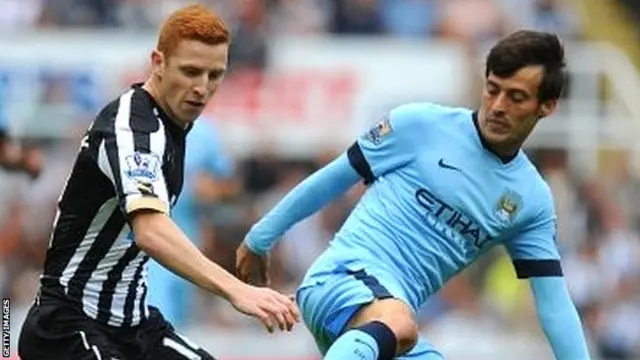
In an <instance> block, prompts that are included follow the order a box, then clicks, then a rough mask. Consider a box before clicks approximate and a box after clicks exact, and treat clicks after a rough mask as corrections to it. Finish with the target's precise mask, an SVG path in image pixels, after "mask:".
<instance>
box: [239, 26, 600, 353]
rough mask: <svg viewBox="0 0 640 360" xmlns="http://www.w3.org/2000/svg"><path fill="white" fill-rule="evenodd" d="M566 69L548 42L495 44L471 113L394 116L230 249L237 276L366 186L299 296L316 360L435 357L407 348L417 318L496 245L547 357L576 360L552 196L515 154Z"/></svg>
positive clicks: (581, 347)
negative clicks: (525, 290) (534, 316)
mask: <svg viewBox="0 0 640 360" xmlns="http://www.w3.org/2000/svg"><path fill="white" fill-rule="evenodd" d="M564 68H565V61H564V50H563V47H562V45H561V43H560V41H559V39H558V38H557V37H556V36H555V35H553V34H548V33H541V32H534V31H519V32H516V33H513V34H511V35H509V36H507V37H505V38H503V39H502V40H501V41H499V42H498V43H497V44H496V45H495V46H494V47H493V48H492V49H491V51H490V53H489V55H488V57H487V61H486V85H485V88H484V91H483V93H482V99H481V100H482V101H481V106H480V109H479V110H478V111H472V110H468V109H462V108H451V107H444V106H439V105H435V104H428V103H414V104H408V105H403V106H400V107H398V108H396V109H394V110H392V111H391V112H390V113H389V114H388V115H387V116H386V117H384V118H383V119H382V120H381V121H380V122H379V123H378V124H377V125H376V126H374V127H373V128H372V129H370V130H369V131H368V132H367V133H365V134H364V135H363V136H362V137H360V138H359V139H357V141H356V142H355V143H354V144H353V145H352V146H351V147H350V148H349V149H348V150H347V151H346V152H345V153H344V154H343V155H341V156H340V157H338V158H337V159H335V160H334V161H333V162H332V163H330V164H329V165H327V166H326V167H324V168H322V169H320V170H319V171H318V172H316V173H315V174H313V175H312V176H310V177H309V178H307V179H306V180H304V181H303V182H302V183H301V184H299V185H298V186H297V187H296V188H295V189H293V190H292V191H291V192H290V193H289V194H288V195H287V196H286V197H285V198H284V199H283V200H282V201H281V202H280V203H279V204H277V205H276V206H275V208H274V209H272V210H271V211H270V212H269V213H268V214H267V215H266V216H265V217H264V218H262V219H261V220H260V221H259V222H258V223H257V224H255V225H254V226H253V227H252V229H251V231H250V232H249V233H248V234H247V236H246V238H245V241H244V242H243V244H242V245H241V246H240V247H239V248H238V251H237V255H238V259H237V267H238V269H237V270H238V272H239V275H240V277H241V278H244V279H248V278H249V276H250V275H251V272H252V271H253V270H254V269H255V268H259V269H261V271H262V272H263V273H262V274H261V275H263V277H265V278H266V276H265V275H266V273H265V272H266V268H267V267H266V264H267V263H266V256H265V254H266V253H267V252H268V251H269V249H270V248H271V247H272V246H273V244H274V242H275V240H276V239H277V238H279V237H280V235H282V234H283V233H284V232H285V231H286V230H288V229H289V228H290V227H291V226H292V225H293V224H295V223H296V222H298V221H300V220H301V219H303V218H305V217H307V216H309V215H311V214H313V213H314V212H316V211H318V210H319V209H321V208H322V207H323V206H324V205H326V204H327V203H328V202H330V201H331V200H332V199H335V198H336V197H338V196H339V195H340V194H342V193H343V192H345V191H346V190H347V189H349V188H350V187H351V186H352V185H354V184H356V183H357V182H358V181H360V180H362V179H364V181H365V183H366V184H368V189H367V191H366V193H365V194H364V196H363V197H362V199H361V200H360V202H359V203H358V205H357V206H356V208H355V209H354V210H353V212H352V213H351V215H350V217H349V218H348V219H347V220H346V222H345V224H344V225H343V227H342V228H341V229H340V230H339V231H338V233H337V234H336V235H335V238H334V240H333V241H332V242H331V244H330V246H329V248H328V249H327V250H326V251H325V252H324V253H323V254H322V255H321V256H320V257H319V258H318V259H317V260H316V262H315V263H314V264H313V265H312V266H311V269H310V270H309V271H308V273H307V275H306V277H305V279H304V280H303V283H302V285H301V286H300V288H299V289H298V292H297V301H298V305H299V307H300V309H301V312H302V314H303V318H304V320H305V322H306V324H307V326H308V327H309V329H310V330H311V332H312V333H313V335H314V337H315V339H316V341H317V344H318V346H319V348H320V350H321V352H322V353H323V354H324V355H325V357H324V359H327V360H335V359H340V360H349V359H358V360H373V359H394V358H395V359H422V360H435V359H442V358H443V356H442V355H441V354H440V353H439V352H438V351H437V350H435V348H434V347H433V346H432V345H431V344H429V343H428V342H427V341H425V340H423V339H419V334H418V327H417V325H416V321H415V312H416V309H418V308H419V307H420V306H421V305H422V304H424V303H425V301H426V300H427V299H428V298H429V296H431V295H432V294H434V293H435V292H437V291H438V290H439V289H440V288H441V287H442V286H443V285H444V284H445V283H446V282H447V281H448V280H449V279H450V278H452V277H453V276H455V275H456V274H458V273H459V272H460V271H462V270H463V269H464V268H466V267H467V266H469V265H470V264H471V263H473V262H474V261H475V260H476V259H478V258H479V257H480V256H481V255H483V254H485V253H486V252H487V251H488V250H489V249H491V248H493V247H494V246H496V245H504V246H505V247H506V249H507V251H508V252H509V254H510V255H511V257H512V259H513V263H514V266H515V271H516V273H517V275H518V277H519V278H528V279H529V281H530V284H531V288H532V291H533V295H534V297H535V304H536V309H537V313H538V318H539V320H540V324H541V326H542V328H543V329H544V332H545V334H546V336H547V338H548V340H549V343H550V344H551V347H552V348H553V351H554V353H555V355H556V358H557V359H566V360H569V359H571V360H576V359H588V358H589V355H588V351H587V346H586V342H585V338H584V334H583V330H582V326H581V323H580V319H579V317H578V314H577V312H576V309H575V307H574V305H573V302H572V301H571V299H570V297H569V294H568V292H567V288H566V285H565V281H564V279H563V277H562V268H561V264H560V254H559V252H558V249H557V246H556V226H555V222H556V215H555V211H554V204H553V198H552V195H551V191H550V189H549V187H548V186H547V184H546V183H545V182H544V180H543V179H542V177H541V176H540V174H539V173H538V172H537V171H536V169H535V167H534V166H533V165H532V164H531V162H530V161H529V159H528V158H527V156H526V155H525V154H524V152H523V151H522V150H521V147H522V144H523V143H524V141H525V139H526V138H527V137H528V136H529V134H530V133H531V131H532V130H533V128H534V127H535V126H536V124H537V123H538V121H540V119H542V118H545V117H547V116H548V115H549V114H551V113H552V112H553V111H554V109H555V108H556V106H557V104H558V99H559V97H560V94H561V92H562V88H563V85H564V78H565V69H564Z"/></svg>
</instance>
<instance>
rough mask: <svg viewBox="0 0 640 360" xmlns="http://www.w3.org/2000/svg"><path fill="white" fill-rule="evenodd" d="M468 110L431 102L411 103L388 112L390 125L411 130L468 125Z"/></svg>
mask: <svg viewBox="0 0 640 360" xmlns="http://www.w3.org/2000/svg"><path fill="white" fill-rule="evenodd" d="M471 114H472V111H471V110H470V109H466V108H461V107H451V106H446V105H442V104H437V103H433V102H411V103H405V104H402V105H400V106H397V107H395V108H394V109H392V110H391V112H390V115H389V116H390V118H391V124H392V125H396V124H397V125H398V126H407V125H408V126H409V127H412V128H426V127H428V128H433V127H448V126H456V124H460V123H461V122H464V123H468V120H469V117H470V115H471Z"/></svg>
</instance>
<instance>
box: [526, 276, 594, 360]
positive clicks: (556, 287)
mask: <svg viewBox="0 0 640 360" xmlns="http://www.w3.org/2000/svg"><path fill="white" fill-rule="evenodd" d="M531 286H532V289H533V294H534V297H535V304H536V310H537V313H538V319H539V321H540V325H541V326H542V328H543V330H544V333H545V335H546V337H547V339H548V341H549V343H550V345H551V348H552V349H553V353H554V354H555V356H556V359H558V360H583V359H590V357H589V350H588V348H587V343H586V340H585V336H584V331H583V330H582V323H581V321H580V317H579V316H578V312H577V311H576V308H575V306H574V304H573V302H572V301H571V297H570V296H569V292H568V291H567V287H566V284H565V281H564V278H562V277H541V278H532V279H531Z"/></svg>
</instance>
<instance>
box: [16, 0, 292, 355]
mask: <svg viewBox="0 0 640 360" xmlns="http://www.w3.org/2000/svg"><path fill="white" fill-rule="evenodd" d="M229 41H230V40H229V32H228V30H227V27H226V26H225V24H224V23H223V22H222V20H221V19H220V18H219V17H218V16H217V15H216V14H215V13H213V12H211V11H210V10H208V9H207V8H205V7H203V6H200V5H193V6H188V7H185V8H183V9H180V10H178V11H176V12H175V13H173V14H172V15H171V16H169V18H168V19H167V20H166V22H165V23H164V25H163V27H162V30H161V32H160V36H159V39H158V44H157V47H156V49H155V50H153V52H152V53H151V75H150V77H149V79H148V80H147V81H146V82H145V83H144V84H136V85H134V86H133V87H132V88H131V89H129V90H128V91H127V92H125V93H124V94H122V95H121V96H120V97H119V98H118V99H116V100H114V101H113V102H111V103H110V104H108V105H107V106H106V107H104V108H103V109H102V111H101V112H100V113H99V115H98V116H97V117H96V119H95V121H94V123H93V124H92V126H91V127H90V129H89V130H88V131H87V133H86V136H85V138H84V140H83V141H82V145H81V149H80V151H79V153H78V157H77V159H76V163H75V165H74V168H73V170H72V173H71V175H70V177H69V180H68V182H67V184H66V186H65V189H64V192H63V194H62V196H61V198H60V202H59V206H58V207H59V211H58V214H57V216H56V221H55V228H54V231H53V234H52V237H51V243H50V245H49V248H48V250H47V256H46V261H45V264H44V272H43V275H42V277H41V281H40V283H41V285H40V289H39V291H38V295H37V297H36V300H35V303H34V305H33V307H32V308H31V309H30V312H29V314H28V316H27V319H26V321H25V324H24V325H23V328H22V333H21V336H20V341H19V354H20V356H21V358H22V359H23V360H36V359H37V360H47V359H52V360H53V359H149V360H151V359H153V360H174V359H175V360H178V359H213V357H212V356H211V355H209V354H208V353H207V352H206V351H205V350H203V349H201V348H200V347H198V346H197V345H194V344H193V343H192V342H191V341H188V340H186V339H185V338H184V337H183V336H181V335H178V334H177V333H176V332H175V330H174V328H173V327H172V325H171V324H170V323H169V322H167V321H166V320H165V319H164V318H163V316H162V315H161V313H160V312H159V311H158V310H157V309H156V308H154V307H149V306H148V305H147V302H146V293H147V285H146V271H147V270H146V263H147V261H148V260H149V257H152V258H153V259H155V260H156V261H157V262H159V263H160V264H163V265H164V266H165V267H167V268H169V269H170V270H172V271H173V272H175V273H177V274H179V275H180V276H182V277H183V278H185V279H187V280H189V281H191V282H192V283H194V284H196V285H198V286H200V287H202V288H204V289H207V290H210V291H211V292H213V293H215V294H217V295H219V296H222V297H223V298H225V299H226V300H228V301H229V302H230V303H231V304H232V305H233V306H234V307H235V308H236V309H237V310H238V311H240V312H242V313H245V314H247V315H251V316H254V317H256V318H258V319H260V321H262V322H263V323H264V325H265V326H266V327H267V328H268V330H269V331H273V330H274V328H275V327H278V328H280V329H281V330H285V329H286V330H290V329H291V327H292V326H293V325H294V323H296V322H297V321H298V317H299V315H298V313H297V310H296V308H295V305H294V304H293V302H292V301H291V300H290V299H289V298H288V297H286V296H284V295H281V294H279V293H277V292H275V291H272V290H270V289H267V288H258V287H253V286H250V285H247V284H244V283H242V282H240V281H239V280H237V279H236V278H235V277H234V276H232V275H231V274H229V273H228V272H226V271H225V270H223V269H222V268H221V267H219V266H218V265H216V264H215V263H213V262H211V261H210V260H208V259H207V258H206V257H205V256H204V255H203V254H202V253H201V252H200V251H199V250H198V249H197V248H196V247H195V246H194V245H193V244H192V243H191V241H189V239H188V238H187V237H186V236H185V235H184V233H183V232H182V231H181V230H180V229H179V228H178V227H177V226H176V225H175V224H174V222H173V221H172V220H171V218H170V217H169V215H168V213H169V209H170V208H171V206H172V205H173V204H175V202H176V199H177V197H178V195H179V194H180V191H181V188H182V184H183V167H184V164H183V162H184V150H185V136H186V134H187V133H188V132H189V130H190V129H191V127H192V124H193V121H194V120H195V119H196V118H198V116H199V115H200V114H201V112H202V110H203V109H204V107H205V105H206V104H207V102H208V101H209V100H210V99H211V98H212V97H213V95H214V94H215V93H216V91H217V89H218V87H219V86H220V83H221V81H222V78H223V76H224V74H225V71H226V68H227V58H228V46H229Z"/></svg>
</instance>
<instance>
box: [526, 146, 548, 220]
mask: <svg viewBox="0 0 640 360" xmlns="http://www.w3.org/2000/svg"><path fill="white" fill-rule="evenodd" d="M520 156H521V165H520V166H519V171H520V174H519V176H518V178H519V179H520V180H519V181H520V186H519V187H520V188H521V189H523V190H526V197H527V202H528V203H530V204H531V205H532V206H531V210H532V211H531V214H532V215H533V216H535V217H540V216H543V217H554V216H555V205H554V200H553V192H552V190H551V186H549V183H548V182H547V181H546V179H545V178H544V176H543V175H542V174H541V173H540V171H539V170H538V168H537V167H536V166H535V165H534V164H533V162H532V161H531V160H530V159H529V157H528V156H527V155H526V154H525V153H524V152H523V153H522V154H520Z"/></svg>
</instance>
